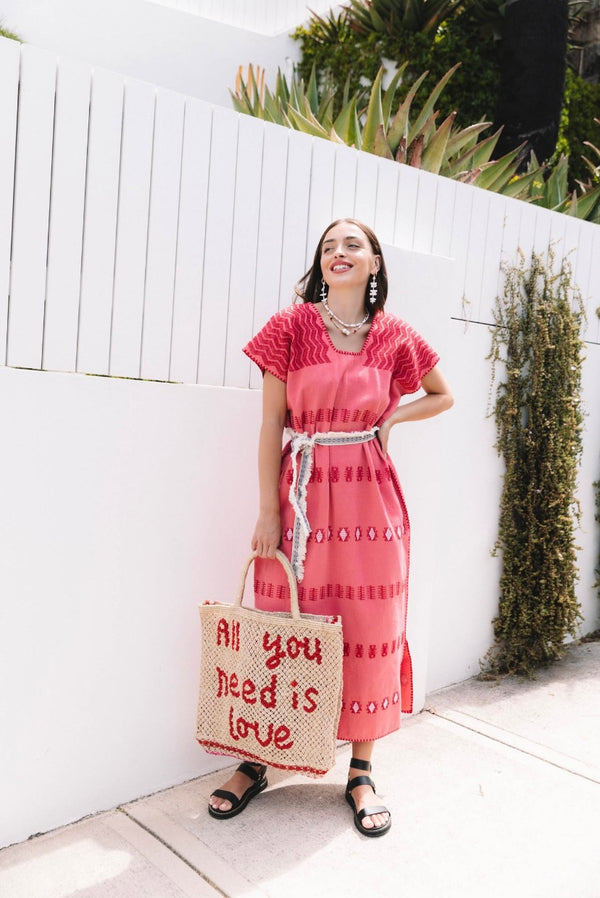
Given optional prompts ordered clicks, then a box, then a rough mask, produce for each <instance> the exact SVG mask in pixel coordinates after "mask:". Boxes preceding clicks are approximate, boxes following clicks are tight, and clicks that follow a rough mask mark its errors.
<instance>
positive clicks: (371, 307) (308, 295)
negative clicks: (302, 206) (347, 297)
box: [295, 218, 388, 318]
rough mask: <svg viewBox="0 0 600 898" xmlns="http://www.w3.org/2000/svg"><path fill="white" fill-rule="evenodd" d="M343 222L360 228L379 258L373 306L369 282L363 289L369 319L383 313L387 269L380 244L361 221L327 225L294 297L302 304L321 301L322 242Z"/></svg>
mask: <svg viewBox="0 0 600 898" xmlns="http://www.w3.org/2000/svg"><path fill="white" fill-rule="evenodd" d="M343 222H348V224H353V225H356V227H358V228H360V229H361V231H362V232H363V234H364V235H365V237H367V239H368V241H369V243H370V244H371V249H372V251H373V252H374V254H375V255H376V256H379V258H380V260H381V262H380V265H379V271H378V272H377V273H376V275H375V278H376V281H377V300H376V302H374V303H373V304H371V303H370V302H369V287H370V280H369V281H368V282H367V285H366V287H365V308H366V309H367V310H368V312H369V317H370V318H373V316H374V315H375V313H376V312H379V311H383V307H384V305H385V301H386V299H387V292H388V276H387V269H386V267H385V259H384V258H383V253H382V251H381V244H380V243H379V240H378V238H377V235H376V234H375V233H374V232H373V231H372V230H371V228H370V227H368V225H366V224H363V222H362V221H358V220H357V219H356V218H338V219H336V220H335V221H332V222H331V224H329V225H327V227H326V228H325V230H324V231H323V233H322V234H321V238H320V240H319V242H318V243H317V249H316V251H315V257H314V259H313V264H312V265H311V267H310V268H309V269H308V271H307V272H306V274H305V275H304V276H303V277H302V278H301V279H300V280H299V281H298V283H297V284H296V288H295V293H296V296H297V297H298V298H299V299H301V300H302V301H303V302H312V303H317V302H320V301H321V282H322V280H323V272H322V270H321V253H322V250H323V242H324V240H325V238H326V237H327V234H328V233H329V231H330V230H331V229H332V228H335V227H336V226H337V225H339V224H342V223H343Z"/></svg>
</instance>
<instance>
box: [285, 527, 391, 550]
mask: <svg viewBox="0 0 600 898" xmlns="http://www.w3.org/2000/svg"><path fill="white" fill-rule="evenodd" d="M335 535H336V537H337V540H338V541H339V542H342V543H346V542H348V540H349V539H351V538H352V537H353V538H354V542H360V540H361V539H362V538H363V537H366V538H367V539H368V540H369V541H370V542H376V541H377V540H378V539H379V531H378V530H377V527H374V526H373V525H369V526H368V527H363V526H361V525H360V524H356V525H352V526H350V525H343V526H342V527H339V528H338V530H337V533H336V534H335ZM403 535H404V531H403V529H402V525H401V524H397V525H394V526H392V527H390V526H389V525H388V526H387V527H385V529H384V530H383V531H382V533H381V536H382V537H383V539H384V541H385V542H388V543H389V542H392V541H393V540H395V539H400V540H401V539H402V537H403ZM333 536H334V533H333V530H332V528H331V525H328V526H327V528H324V527H315V528H314V529H313V530H312V531H311V532H310V533H309V535H308V539H307V541H308V542H315V543H317V545H320V546H321V545H324V543H326V542H330V541H331V540H332V539H333ZM283 538H284V539H285V540H286V542H291V541H292V538H293V530H292V528H291V527H286V529H285V530H284V531H283Z"/></svg>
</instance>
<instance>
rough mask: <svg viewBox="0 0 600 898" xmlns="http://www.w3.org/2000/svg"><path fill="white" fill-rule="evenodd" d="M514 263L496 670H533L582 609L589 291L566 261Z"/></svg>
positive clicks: (507, 323) (500, 352) (506, 334)
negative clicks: (580, 486)
mask: <svg viewBox="0 0 600 898" xmlns="http://www.w3.org/2000/svg"><path fill="white" fill-rule="evenodd" d="M554 263H555V260H554V258H553V255H552V252H550V253H549V259H548V262H547V263H545V262H544V261H543V260H542V258H541V257H540V256H537V255H533V256H532V258H531V262H530V264H527V263H526V260H525V259H524V257H521V260H520V263H519V264H518V265H516V266H514V267H510V268H507V269H506V282H505V289H504V294H503V295H502V296H500V297H498V299H497V302H496V308H495V312H494V324H495V325H496V326H495V328H494V330H493V338H492V349H491V353H490V359H491V360H492V367H493V380H492V386H493V384H494V380H495V377H496V374H497V371H498V367H499V365H500V364H504V366H505V370H506V375H505V380H504V382H501V383H498V386H497V390H496V397H495V405H494V415H495V419H496V430H497V437H498V441H497V449H498V452H499V454H500V455H501V456H502V457H503V459H504V463H505V474H504V483H503V489H502V498H501V504H500V522H499V528H498V539H497V542H496V546H495V552H496V553H497V554H499V555H501V557H502V573H501V578H500V604H499V612H498V617H497V618H496V619H495V620H494V622H493V623H494V637H495V641H494V645H493V646H492V648H491V649H490V651H489V653H488V655H487V658H486V660H487V662H488V664H489V666H490V669H491V671H492V672H495V673H516V674H521V675H525V676H532V675H533V673H534V671H535V670H536V669H537V668H539V667H542V666H545V665H548V664H551V663H552V662H553V661H555V660H556V659H557V658H558V657H560V655H561V653H562V647H563V644H564V642H565V638H566V637H567V635H571V636H573V637H574V636H576V635H577V634H576V625H577V621H578V620H579V619H580V618H581V613H580V609H579V605H578V602H577V599H576V596H575V583H576V580H577V578H578V569H577V564H576V548H577V547H576V545H575V526H576V524H577V522H578V519H579V507H578V504H577V500H576V498H575V485H576V477H577V468H578V463H579V460H580V457H581V452H582V423H583V414H582V407H581V368H582V348H583V341H582V338H581V325H582V322H583V316H584V313H583V307H582V301H581V295H580V294H579V291H578V289H577V288H575V287H574V286H573V284H572V279H571V269H570V266H569V264H568V262H567V261H563V263H562V265H561V266H560V269H559V270H558V273H556V272H555V271H554Z"/></svg>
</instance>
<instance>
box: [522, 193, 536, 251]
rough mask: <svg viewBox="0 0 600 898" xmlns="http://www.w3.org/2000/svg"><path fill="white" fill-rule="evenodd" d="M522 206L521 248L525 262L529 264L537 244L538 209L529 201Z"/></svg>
mask: <svg viewBox="0 0 600 898" xmlns="http://www.w3.org/2000/svg"><path fill="white" fill-rule="evenodd" d="M522 206H523V208H522V209H521V218H520V222H519V249H520V250H521V252H522V253H523V255H524V256H525V263H526V264H527V265H528V264H529V262H530V261H531V253H532V252H533V249H534V246H535V229H536V221H537V209H536V208H535V206H531V205H529V203H523V204H522Z"/></svg>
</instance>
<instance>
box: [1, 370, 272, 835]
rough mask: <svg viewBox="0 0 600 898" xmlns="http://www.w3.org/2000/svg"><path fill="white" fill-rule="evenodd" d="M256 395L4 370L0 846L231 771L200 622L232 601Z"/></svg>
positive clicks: (247, 500)
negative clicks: (198, 727)
mask: <svg viewBox="0 0 600 898" xmlns="http://www.w3.org/2000/svg"><path fill="white" fill-rule="evenodd" d="M259 416H260V394H259V393H258V392H249V391H247V390H246V391H243V390H235V389H224V388H222V387H221V388H211V387H197V386H172V385H167V384H156V383H142V382H136V381H124V380H119V379H115V378H103V377H88V376H84V375H68V374H49V373H45V372H33V371H20V370H14V369H10V368H0V420H2V422H3V436H2V444H1V448H0V455H1V470H2V484H1V490H0V492H1V495H2V515H0V571H1V572H2V586H1V591H2V595H1V601H0V682H1V683H2V684H3V685H2V690H1V693H0V733H1V734H2V736H1V738H0V794H1V795H2V814H0V846H2V845H5V844H8V843H11V842H15V841H19V840H22V839H25V838H27V837H28V836H29V835H31V834H32V833H34V832H40V831H45V830H48V829H51V828H53V827H56V826H59V825H60V824H63V823H65V822H67V821H70V820H76V819H78V818H79V817H81V816H84V815H86V814H89V813H91V812H93V811H97V810H101V809H103V808H110V807H113V806H114V805H116V804H118V803H120V802H122V801H126V800H128V799H133V798H136V797H137V796H140V795H144V794H147V793H148V792H151V791H155V790H158V789H161V788H164V787H166V786H170V785H171V784H173V783H175V782H182V781H184V780H187V779H190V778H191V777H194V776H197V775H199V774H201V773H204V772H206V771H208V770H210V769H214V768H215V766H218V762H216V761H215V759H214V758H213V757H209V756H208V755H206V754H204V752H202V751H201V749H200V748H199V747H198V745H197V743H196V742H195V706H196V702H197V679H198V664H199V655H198V647H199V620H198V613H197V605H198V603H199V602H201V601H204V600H206V599H217V598H218V599H221V600H227V599H228V598H233V597H234V594H235V588H236V587H237V583H238V579H239V568H240V564H241V561H242V560H243V559H244V558H245V556H246V553H247V551H248V544H249V534H250V533H251V527H252V526H253V524H254V516H255V507H256V497H255V493H256V486H255V477H254V472H255V462H254V459H253V457H252V456H253V454H254V453H253V451H250V449H248V451H244V452H241V453H240V451H239V448H240V434H241V433H243V434H244V440H245V441H246V443H247V445H248V447H254V445H255V443H256V438H257V431H258V425H259Z"/></svg>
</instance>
